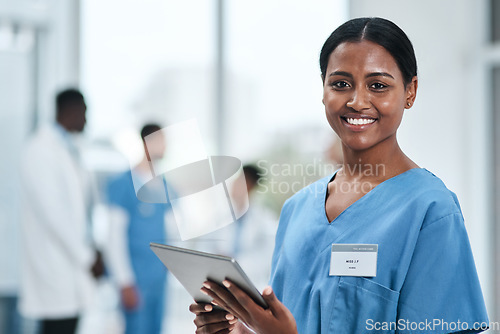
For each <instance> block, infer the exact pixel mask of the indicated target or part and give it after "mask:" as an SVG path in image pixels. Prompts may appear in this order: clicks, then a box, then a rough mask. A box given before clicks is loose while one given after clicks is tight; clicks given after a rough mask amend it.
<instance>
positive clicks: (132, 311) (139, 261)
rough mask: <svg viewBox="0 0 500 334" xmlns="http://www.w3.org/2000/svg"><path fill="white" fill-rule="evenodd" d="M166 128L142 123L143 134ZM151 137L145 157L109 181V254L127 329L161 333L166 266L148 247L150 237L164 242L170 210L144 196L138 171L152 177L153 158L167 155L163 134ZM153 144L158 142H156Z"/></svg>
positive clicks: (135, 333)
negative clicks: (139, 191) (140, 196)
mask: <svg viewBox="0 0 500 334" xmlns="http://www.w3.org/2000/svg"><path fill="white" fill-rule="evenodd" d="M159 130H161V128H160V127H159V126H158V125H156V124H147V125H145V126H144V127H143V128H142V131H141V137H142V140H143V141H144V138H145V137H146V136H148V135H150V134H152V133H154V132H157V131H159ZM157 137H158V138H156V137H155V138H154V140H155V141H156V140H157V139H159V141H160V142H159V143H156V145H153V144H154V143H153V144H151V142H150V141H148V146H147V147H146V145H144V146H145V156H144V159H143V160H142V161H141V163H139V165H138V166H136V167H135V168H134V169H133V170H131V171H127V172H124V173H122V174H120V175H118V176H117V177H116V178H115V179H113V180H112V181H111V182H110V183H109V185H108V201H109V205H110V217H111V227H110V234H111V235H110V240H109V241H110V242H109V244H110V245H109V251H108V259H109V266H110V269H111V274H112V276H113V277H114V279H115V281H116V283H117V285H118V286H119V290H120V297H121V304H122V310H123V315H124V318H125V333H126V334H140V333H147V334H155V333H156V334H159V333H160V332H161V328H162V320H163V317H164V313H165V312H164V309H165V307H164V304H165V285H166V279H167V271H166V269H165V267H164V266H163V264H162V263H161V262H160V261H158V259H157V258H156V256H155V255H154V253H153V252H151V250H150V248H149V243H150V242H157V243H165V241H166V231H165V214H166V211H167V210H169V209H170V205H169V204H163V203H158V204H155V203H144V202H141V201H140V200H139V199H138V198H137V196H136V191H135V189H134V182H133V177H134V178H136V179H140V178H142V179H144V181H147V180H148V178H150V177H151V172H150V168H151V167H150V164H151V162H152V161H155V160H157V159H160V158H162V157H163V154H164V151H165V147H164V144H163V141H162V139H163V137H162V136H157ZM153 146H154V147H153Z"/></svg>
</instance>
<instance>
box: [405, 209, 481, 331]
mask: <svg viewBox="0 0 500 334" xmlns="http://www.w3.org/2000/svg"><path fill="white" fill-rule="evenodd" d="M397 323H398V331H397V333H479V332H482V331H484V330H485V329H486V328H487V326H488V315H487V312H486V307H485V304H484V300H483V295H482V292H481V287H480V284H479V279H478V276H477V272H476V267H475V264H474V258H473V256H472V251H471V247H470V243H469V239H468V236H467V232H466V229H465V225H464V222H463V217H462V214H461V213H454V214H450V215H447V216H445V217H443V218H440V219H438V220H436V221H434V222H432V223H430V224H427V225H425V227H424V228H423V229H422V230H421V231H420V235H419V237H418V240H417V244H416V246H415V250H414V254H413V257H412V260H411V263H410V267H409V269H408V273H407V276H406V278H405V282H404V284H403V287H402V289H401V292H400V299H399V303H398V320H397Z"/></svg>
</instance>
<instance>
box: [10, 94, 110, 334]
mask: <svg viewBox="0 0 500 334" xmlns="http://www.w3.org/2000/svg"><path fill="white" fill-rule="evenodd" d="M86 109H87V107H86V104H85V100H84V97H83V95H82V94H81V93H80V92H79V91H78V90H75V89H68V90H64V91H62V92H60V93H59V94H58V95H57V97H56V122H55V123H54V124H49V125H47V126H43V127H42V128H40V129H39V130H38V131H37V132H36V133H35V134H34V136H33V137H32V138H31V139H30V140H29V142H28V143H27V145H26V147H25V150H24V152H23V157H22V160H21V180H22V195H23V197H22V200H23V202H22V203H23V204H22V209H23V214H24V215H23V218H22V222H21V223H22V224H21V225H22V227H21V241H22V247H23V248H22V256H21V258H22V259H21V296H20V309H21V312H22V313H23V315H25V316H27V317H31V318H36V319H40V320H41V321H40V325H41V333H42V334H56V333H61V334H71V333H75V331H76V328H77V325H78V320H79V317H80V314H81V313H82V312H83V310H84V308H85V307H86V306H87V305H88V303H89V302H90V301H91V295H92V290H93V285H94V284H93V283H94V282H93V278H92V276H94V277H99V276H100V275H101V274H102V272H103V267H102V261H101V259H100V255H99V254H98V253H97V252H96V251H95V250H94V249H93V247H92V244H91V239H90V238H89V236H90V233H89V226H88V218H89V215H88V213H89V211H90V206H91V202H92V191H91V184H90V177H89V175H88V174H87V173H86V171H85V170H84V168H83V167H82V165H81V163H80V157H79V152H78V148H77V145H76V143H75V138H73V137H74V134H79V133H81V132H82V131H83V129H84V127H85V122H86V118H85V114H86Z"/></svg>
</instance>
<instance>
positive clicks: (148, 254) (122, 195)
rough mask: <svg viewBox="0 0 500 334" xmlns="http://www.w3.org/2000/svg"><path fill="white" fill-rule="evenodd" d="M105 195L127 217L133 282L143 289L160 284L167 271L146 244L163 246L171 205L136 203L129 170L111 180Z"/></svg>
mask: <svg viewBox="0 0 500 334" xmlns="http://www.w3.org/2000/svg"><path fill="white" fill-rule="evenodd" d="M107 194H108V201H109V203H110V204H111V205H116V206H119V207H120V208H122V209H123V210H125V211H126V212H127V215H128V218H129V221H128V227H127V245H128V251H129V256H130V262H131V265H132V269H133V271H134V275H135V279H136V283H137V284H138V285H139V286H141V287H144V288H147V287H150V288H151V287H152V286H154V284H159V285H163V284H164V281H165V279H166V275H167V271H166V269H165V266H164V265H163V264H162V263H161V261H159V260H158V258H157V257H156V255H155V254H154V253H153V252H152V251H151V249H150V248H149V243H150V242H156V243H165V239H166V237H165V212H166V210H169V209H170V204H164V203H158V204H156V203H144V202H141V201H139V200H138V199H137V196H136V193H135V190H134V184H133V181H132V175H131V172H130V171H128V172H125V173H122V174H120V175H119V176H117V177H116V178H115V179H113V180H111V182H110V183H109V184H108V189H107Z"/></svg>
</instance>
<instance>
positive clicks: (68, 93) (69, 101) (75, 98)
mask: <svg viewBox="0 0 500 334" xmlns="http://www.w3.org/2000/svg"><path fill="white" fill-rule="evenodd" d="M78 103H85V99H84V98H83V94H82V93H81V92H80V91H79V90H78V89H74V88H71V89H66V90H63V91H61V92H59V93H58V94H57V95H56V112H57V115H61V113H63V112H64V111H66V110H68V107H70V106H72V105H74V104H78Z"/></svg>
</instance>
